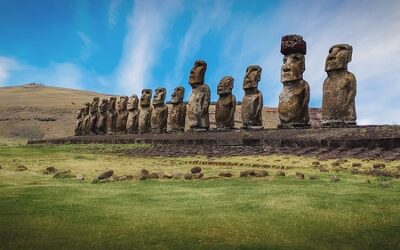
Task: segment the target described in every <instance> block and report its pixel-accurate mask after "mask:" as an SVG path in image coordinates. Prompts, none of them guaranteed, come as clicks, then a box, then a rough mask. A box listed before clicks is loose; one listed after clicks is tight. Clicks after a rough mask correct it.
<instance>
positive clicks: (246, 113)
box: [241, 65, 264, 130]
mask: <svg viewBox="0 0 400 250" xmlns="http://www.w3.org/2000/svg"><path fill="white" fill-rule="evenodd" d="M261 71H262V68H261V67H260V66H258V65H250V66H249V67H247V69H246V75H245V77H244V79H243V89H244V97H243V100H242V110H241V113H242V128H243V129H249V130H256V129H262V128H263V126H262V108H263V106H264V104H263V95H262V93H261V91H259V90H258V83H259V81H260V79H261Z"/></svg>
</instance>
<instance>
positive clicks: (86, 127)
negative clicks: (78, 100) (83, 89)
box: [81, 102, 91, 135]
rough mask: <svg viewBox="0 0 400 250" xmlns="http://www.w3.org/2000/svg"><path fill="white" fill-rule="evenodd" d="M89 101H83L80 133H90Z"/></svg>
mask: <svg viewBox="0 0 400 250" xmlns="http://www.w3.org/2000/svg"><path fill="white" fill-rule="evenodd" d="M90 107H91V105H90V103H88V102H87V103H85V104H84V108H83V113H82V119H83V120H82V129H81V130H82V135H88V134H90V126H89V125H90Z"/></svg>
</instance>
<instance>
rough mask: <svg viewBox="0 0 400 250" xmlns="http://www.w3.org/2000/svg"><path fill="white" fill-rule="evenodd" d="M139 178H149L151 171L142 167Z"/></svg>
mask: <svg viewBox="0 0 400 250" xmlns="http://www.w3.org/2000/svg"><path fill="white" fill-rule="evenodd" d="M138 178H139V180H141V181H143V180H147V179H149V178H150V173H149V171H147V170H146V169H141V170H140V172H139V175H138Z"/></svg>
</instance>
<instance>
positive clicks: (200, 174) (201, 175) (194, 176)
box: [192, 173, 204, 179]
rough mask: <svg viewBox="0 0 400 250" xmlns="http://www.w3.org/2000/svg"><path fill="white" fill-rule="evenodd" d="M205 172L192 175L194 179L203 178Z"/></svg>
mask: <svg viewBox="0 0 400 250" xmlns="http://www.w3.org/2000/svg"><path fill="white" fill-rule="evenodd" d="M203 176H204V174H203V173H194V174H193V175H192V179H201V178H203Z"/></svg>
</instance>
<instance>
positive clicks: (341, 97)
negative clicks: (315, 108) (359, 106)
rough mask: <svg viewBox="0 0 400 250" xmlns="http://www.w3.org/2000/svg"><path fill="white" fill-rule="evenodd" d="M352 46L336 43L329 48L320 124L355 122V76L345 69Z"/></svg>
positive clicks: (340, 124) (333, 124) (352, 124)
mask: <svg viewBox="0 0 400 250" xmlns="http://www.w3.org/2000/svg"><path fill="white" fill-rule="evenodd" d="M352 54H353V48H352V47H351V46H350V45H348V44H337V45H334V46H332V47H331V48H330V49H329V55H328V57H327V58H326V63H325V71H326V73H327V74H328V77H327V78H326V79H325V81H324V87H323V88H324V90H323V98H322V126H324V127H345V126H355V125H357V123H356V119H357V116H356V106H355V97H356V77H355V76H354V75H353V73H351V72H349V71H348V70H347V65H348V63H349V62H350V61H351V56H352Z"/></svg>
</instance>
